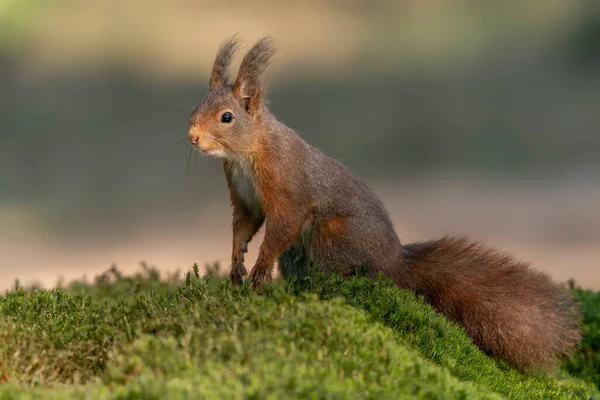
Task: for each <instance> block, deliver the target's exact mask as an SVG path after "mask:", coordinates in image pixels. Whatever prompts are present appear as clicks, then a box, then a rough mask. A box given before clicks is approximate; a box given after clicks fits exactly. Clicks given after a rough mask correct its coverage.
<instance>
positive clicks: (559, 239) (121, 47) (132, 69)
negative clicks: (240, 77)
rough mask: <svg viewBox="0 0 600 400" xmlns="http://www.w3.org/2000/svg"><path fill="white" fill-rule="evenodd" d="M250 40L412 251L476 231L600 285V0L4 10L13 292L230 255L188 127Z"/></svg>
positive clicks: (7, 6)
mask: <svg viewBox="0 0 600 400" xmlns="http://www.w3.org/2000/svg"><path fill="white" fill-rule="evenodd" d="M234 33H237V34H238V35H240V36H241V37H242V38H244V40H245V48H248V47H249V46H250V45H251V44H252V42H253V41H254V40H256V39H257V38H259V37H261V36H262V35H272V36H273V37H274V38H275V40H276V41H277V43H278V45H279V47H280V52H279V53H278V55H277V56H276V59H275V62H274V63H273V65H272V67H271V68H270V70H269V71H268V73H267V76H266V78H267V79H268V81H269V82H270V86H271V90H270V95H269V99H270V103H271V105H272V109H273V111H274V113H275V114H276V115H278V116H279V117H280V118H281V119H282V120H283V121H284V122H285V123H286V124H288V125H290V126H291V127H293V128H295V129H296V130H297V131H298V132H299V133H300V134H301V135H302V136H303V137H304V138H305V139H306V140H307V141H309V142H310V143H312V144H314V145H316V146H318V147H320V148H321V149H322V150H324V151H325V152H326V153H328V154H329V155H331V156H333V157H335V158H336V159H338V160H340V161H342V162H344V163H345V164H346V165H348V166H349V167H350V168H351V169H352V170H353V171H355V172H356V173H357V174H359V175H360V176H361V177H363V178H364V179H365V180H366V181H367V182H368V183H369V184H371V185H372V186H373V187H374V188H375V189H376V191H377V192H378V193H379V194H380V195H381V197H382V198H383V200H384V201H385V202H386V204H387V206H388V208H389V210H390V212H391V214H392V217H393V220H394V223H395V225H396V227H397V230H398V232H399V234H400V236H401V238H402V239H403V240H404V241H413V240H423V239H427V238H429V237H433V236H440V235H443V234H445V233H451V234H452V233H455V234H468V235H470V236H473V237H477V238H479V239H482V240H485V241H487V242H489V243H490V244H493V245H494V246H497V247H501V248H503V249H505V250H508V251H510V252H512V253H514V254H515V255H517V256H518V257H520V258H523V259H525V260H528V261H531V262H532V263H533V265H534V266H535V267H536V268H538V269H541V270H544V271H547V272H549V273H550V274H552V275H553V276H554V277H556V278H557V279H559V280H567V279H569V278H575V279H576V280H577V281H578V283H579V284H581V285H582V286H583V287H587V288H595V289H599V288H600V273H599V272H598V266H599V261H600V4H599V3H598V1H595V0H545V1H543V2H541V1H539V0H519V1H513V0H510V1H502V2H500V1H496V2H492V1H478V2H475V1H466V0H465V1H460V0H397V1H385V0H381V1H367V0H343V1H342V0H329V1H318V2H317V1H308V0H298V1H291V2H285V1H280V0H252V1H250V0H246V1H242V0H238V1H204V0H202V1H201V0H193V1H192V0H177V1H175V0H157V1H152V2H150V1H141V0H138V1H136V0H127V1H123V0H119V1H117V0H86V1H81V0H64V1H56V0H2V1H0V289H5V288H7V287H9V286H11V285H13V284H14V281H15V279H19V280H20V281H21V282H22V283H31V282H34V281H35V282H38V283H40V284H42V285H45V286H48V285H52V284H53V283H55V282H56V281H57V279H59V277H62V278H63V279H67V280H68V279H73V278H79V277H81V276H88V277H93V276H94V275H95V274H98V273H100V272H102V271H103V270H105V269H107V268H109V267H110V266H111V265H112V264H113V263H115V264H117V265H118V266H119V268H121V269H123V270H126V271H128V270H129V271H131V270H135V269H137V268H139V263H140V262H142V261H145V262H147V263H150V264H153V265H156V266H158V267H159V268H161V269H164V270H175V269H187V268H189V267H190V266H191V265H192V264H193V263H194V262H198V263H199V264H200V265H203V264H204V263H206V262H213V261H216V260H219V261H221V262H222V263H224V264H225V266H227V260H228V259H229V245H230V211H229V209H228V206H229V204H228V196H227V191H226V187H225V182H224V179H223V174H222V172H221V169H220V164H219V163H218V162H216V161H213V160H209V159H206V158H203V157H201V156H200V155H196V154H195V153H194V154H191V155H190V153H189V146H188V144H187V142H186V139H185V135H186V131H187V126H188V118H189V115H190V112H191V109H192V107H193V105H194V104H195V103H197V102H198V101H199V100H200V99H201V97H202V96H203V95H205V93H206V91H207V82H208V74H209V72H210V67H211V65H212V61H213V57H214V54H215V51H216V49H217V47H218V45H219V43H220V42H221V41H222V40H223V39H225V38H227V37H229V36H231V35H232V34H234ZM240 57H241V55H240V56H239V57H237V59H236V61H239V59H240ZM235 65H237V63H236V64H235ZM259 240H260V236H259V237H258V238H257V239H256V240H255V241H253V243H252V245H251V251H250V254H249V257H248V262H247V263H248V264H249V265H250V266H251V261H252V260H253V259H254V258H255V256H256V249H257V247H258V243H259Z"/></svg>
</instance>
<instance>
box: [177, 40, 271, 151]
mask: <svg viewBox="0 0 600 400" xmlns="http://www.w3.org/2000/svg"><path fill="white" fill-rule="evenodd" d="M238 46H239V40H238V39H237V38H235V37H233V38H231V39H229V40H227V41H225V42H223V44H221V47H220V48H219V50H218V52H217V57H216V59H215V63H214V65H213V69H212V73H211V75H210V82H209V91H208V94H207V95H206V96H205V97H204V98H203V99H202V100H201V101H200V103H199V104H198V105H196V106H195V107H194V110H193V111H192V116H191V118H190V128H189V131H188V137H189V139H190V142H191V144H192V146H194V147H195V148H197V149H198V150H201V151H202V152H203V153H204V154H208V155H212V156H216V157H221V158H230V157H237V156H239V155H243V154H244V153H245V152H246V151H247V149H248V148H249V145H250V143H251V142H252V139H253V137H254V135H255V132H256V124H257V123H259V122H260V120H261V114H262V113H263V112H264V107H263V103H262V96H261V95H262V94H263V90H264V89H263V87H262V86H261V84H260V81H259V78H260V75H261V73H262V72H263V71H264V70H265V68H266V67H267V66H268V65H269V62H270V60H271V57H272V56H273V55H274V54H275V51H276V49H275V46H274V45H273V42H272V40H271V39H270V38H268V37H266V38H263V39H261V40H259V41H257V42H256V43H255V44H254V46H252V48H251V49H250V50H249V51H248V53H246V55H245V56H244V58H243V59H242V63H241V64H240V69H239V72H238V76H237V78H236V80H235V82H234V83H233V84H230V83H228V82H227V77H226V75H227V68H228V67H229V64H230V63H231V59H232V57H233V54H234V53H235V51H236V50H237V48H238Z"/></svg>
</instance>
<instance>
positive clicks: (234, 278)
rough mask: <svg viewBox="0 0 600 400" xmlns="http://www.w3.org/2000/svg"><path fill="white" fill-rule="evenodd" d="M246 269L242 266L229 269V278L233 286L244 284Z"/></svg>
mask: <svg viewBox="0 0 600 400" xmlns="http://www.w3.org/2000/svg"><path fill="white" fill-rule="evenodd" d="M246 274H247V273H246V268H245V267H244V264H239V265H234V266H232V267H231V272H230V273H229V278H231V283H232V284H233V285H241V284H242V283H243V282H244V276H245V275H246Z"/></svg>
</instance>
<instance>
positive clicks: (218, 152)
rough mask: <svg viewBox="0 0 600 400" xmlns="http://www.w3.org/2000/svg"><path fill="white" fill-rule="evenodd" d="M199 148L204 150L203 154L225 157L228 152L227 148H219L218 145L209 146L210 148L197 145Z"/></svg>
mask: <svg viewBox="0 0 600 400" xmlns="http://www.w3.org/2000/svg"><path fill="white" fill-rule="evenodd" d="M197 149H198V150H200V151H201V152H202V154H204V155H207V156H211V157H217V158H225V157H226V156H227V153H225V150H223V149H221V148H218V147H208V148H204V147H197Z"/></svg>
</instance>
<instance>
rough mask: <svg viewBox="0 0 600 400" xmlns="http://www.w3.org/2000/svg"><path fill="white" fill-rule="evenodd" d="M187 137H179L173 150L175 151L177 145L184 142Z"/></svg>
mask: <svg viewBox="0 0 600 400" xmlns="http://www.w3.org/2000/svg"><path fill="white" fill-rule="evenodd" d="M184 139H185V138H184V137H180V138H179V139H177V141H176V142H175V144H174V145H173V149H172V150H173V151H175V150H176V149H177V146H180V145H181V144H182V143H184V142H183V140H184Z"/></svg>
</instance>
